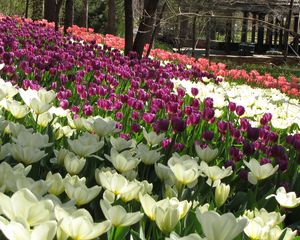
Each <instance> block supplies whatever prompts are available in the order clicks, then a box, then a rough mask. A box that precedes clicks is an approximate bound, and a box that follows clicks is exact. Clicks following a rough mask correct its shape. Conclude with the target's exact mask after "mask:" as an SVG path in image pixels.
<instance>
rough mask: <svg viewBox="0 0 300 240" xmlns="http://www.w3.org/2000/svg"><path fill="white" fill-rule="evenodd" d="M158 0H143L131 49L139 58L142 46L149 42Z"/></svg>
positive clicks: (141, 53) (141, 54) (142, 49)
mask: <svg viewBox="0 0 300 240" xmlns="http://www.w3.org/2000/svg"><path fill="white" fill-rule="evenodd" d="M158 2H159V0H152V1H150V0H149V1H145V2H144V10H143V17H142V20H141V22H140V24H139V28H138V32H137V35H136V37H135V40H134V43H133V47H132V50H133V51H134V52H136V53H137V54H138V57H139V58H142V56H143V51H144V47H145V45H146V44H147V43H149V40H150V37H151V34H152V31H153V24H154V22H155V13H156V10H157V7H158Z"/></svg>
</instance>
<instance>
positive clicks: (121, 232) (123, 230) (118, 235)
mask: <svg viewBox="0 0 300 240" xmlns="http://www.w3.org/2000/svg"><path fill="white" fill-rule="evenodd" d="M129 230H130V227H117V228H116V229H112V231H115V233H114V234H110V236H109V239H110V240H115V239H118V240H123V239H125V237H126V235H127V234H128V232H129Z"/></svg>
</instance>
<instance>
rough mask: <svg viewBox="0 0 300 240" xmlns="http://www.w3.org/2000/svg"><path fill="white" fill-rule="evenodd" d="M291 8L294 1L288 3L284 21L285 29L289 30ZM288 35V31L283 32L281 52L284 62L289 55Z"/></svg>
mask: <svg viewBox="0 0 300 240" xmlns="http://www.w3.org/2000/svg"><path fill="white" fill-rule="evenodd" d="M293 6H294V0H291V1H290V8H289V13H288V16H287V20H286V27H285V28H286V29H287V30H290V28H291V22H292V14H293ZM289 35H290V33H289V32H288V31H285V32H284V41H283V43H284V51H283V57H284V61H285V62H286V61H287V56H288V54H289Z"/></svg>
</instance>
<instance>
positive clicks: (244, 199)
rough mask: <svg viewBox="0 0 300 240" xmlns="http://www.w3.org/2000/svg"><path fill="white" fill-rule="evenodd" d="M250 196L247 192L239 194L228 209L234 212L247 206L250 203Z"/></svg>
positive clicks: (229, 204)
mask: <svg viewBox="0 0 300 240" xmlns="http://www.w3.org/2000/svg"><path fill="white" fill-rule="evenodd" d="M248 198H249V196H248V194H247V193H245V192H237V193H236V194H235V196H234V198H233V199H232V200H231V202H229V203H228V205H227V207H228V208H229V209H230V210H231V211H233V210H238V209H240V208H241V206H245V205H246V204H247V203H248V200H249V199H248Z"/></svg>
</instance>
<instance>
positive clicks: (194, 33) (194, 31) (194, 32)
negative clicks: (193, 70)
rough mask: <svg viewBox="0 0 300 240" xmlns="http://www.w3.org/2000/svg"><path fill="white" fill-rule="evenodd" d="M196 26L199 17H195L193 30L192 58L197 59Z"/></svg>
mask: <svg viewBox="0 0 300 240" xmlns="http://www.w3.org/2000/svg"><path fill="white" fill-rule="evenodd" d="M196 24H197V16H194V17H193V30H192V57H195V48H196Z"/></svg>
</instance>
